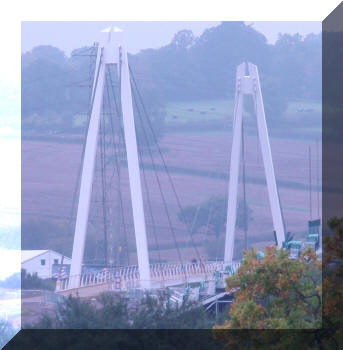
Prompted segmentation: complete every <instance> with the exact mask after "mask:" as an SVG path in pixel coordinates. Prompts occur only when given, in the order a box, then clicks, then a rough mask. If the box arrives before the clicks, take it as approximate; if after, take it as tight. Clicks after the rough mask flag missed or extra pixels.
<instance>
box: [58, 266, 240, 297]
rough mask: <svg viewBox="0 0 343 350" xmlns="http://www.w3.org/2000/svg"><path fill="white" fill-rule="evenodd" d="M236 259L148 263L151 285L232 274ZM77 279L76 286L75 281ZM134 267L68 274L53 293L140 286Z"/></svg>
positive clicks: (86, 292)
mask: <svg viewBox="0 0 343 350" xmlns="http://www.w3.org/2000/svg"><path fill="white" fill-rule="evenodd" d="M239 266H240V262H230V263H225V262H223V261H207V262H203V263H187V264H178V263H166V264H152V265H150V273H151V287H152V288H153V289H155V288H166V287H172V286H177V285H185V284H187V283H198V282H201V281H208V280H211V279H212V280H213V279H214V274H215V273H216V272H225V273H226V274H233V273H235V272H236V270H237V269H238V267H239ZM78 279H79V280H80V284H79V286H78V287H73V286H75V280H78ZM140 282H141V281H140V279H139V271H138V267H137V266H128V267H123V268H114V269H104V270H102V271H97V272H93V273H88V274H83V275H81V276H70V277H68V278H65V279H59V280H58V281H57V287H56V292H57V293H59V294H62V295H78V296H80V297H90V296H95V295H98V294H100V293H102V292H105V291H118V292H119V291H123V292H124V291H127V290H129V289H133V288H139V287H140Z"/></svg>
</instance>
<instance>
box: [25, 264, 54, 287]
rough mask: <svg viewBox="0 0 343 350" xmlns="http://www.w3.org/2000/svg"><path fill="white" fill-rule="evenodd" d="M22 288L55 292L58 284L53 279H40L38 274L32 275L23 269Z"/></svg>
mask: <svg viewBox="0 0 343 350" xmlns="http://www.w3.org/2000/svg"><path fill="white" fill-rule="evenodd" d="M21 288H22V289H46V290H51V291H53V290H55V288H56V282H55V280H53V279H48V278H47V279H42V278H40V277H38V275H37V272H35V273H32V274H31V273H27V272H26V270H25V269H21Z"/></svg>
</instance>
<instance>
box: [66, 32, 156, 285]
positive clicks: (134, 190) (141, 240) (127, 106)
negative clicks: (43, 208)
mask: <svg viewBox="0 0 343 350" xmlns="http://www.w3.org/2000/svg"><path fill="white" fill-rule="evenodd" d="M104 32H108V37H107V40H106V41H105V42H104V43H102V44H99V46H98V52H97V59H96V67H95V74H94V82H93V92H92V100H91V101H92V104H91V117H90V122H89V127H88V133H87V140H86V148H85V153H84V160H83V164H82V175H81V183H80V194H79V202H78V209H77V217H76V225H75V235H74V243H73V252H72V263H71V269H70V276H73V279H72V280H71V281H70V282H71V285H69V288H77V287H79V286H80V281H81V274H82V262H83V256H84V248H85V240H86V234H87V224H88V216H89V206H90V200H91V194H92V185H93V177H94V166H95V158H96V150H97V143H98V134H99V122H100V116H101V109H102V105H103V94H104V84H105V76H106V68H107V67H108V66H109V65H117V70H118V76H119V79H120V91H121V96H120V99H121V101H120V102H121V110H122V116H123V125H124V135H125V146H126V153H127V162H128V171H129V182H130V192H131V204H132V211H133V222H134V230H135V238H136V249H137V256H138V268H139V276H140V287H141V288H145V289H149V288H150V287H151V278H150V267H149V255H148V244H147V237H146V225H145V217H144V207H143V197H142V186H141V178H140V170H139V162H138V151H137V140H136V132H135V122H134V114H133V107H132V95H131V83H130V72H129V66H128V59H127V52H126V50H125V48H124V46H123V45H122V44H123V43H122V33H121V30H120V29H119V28H116V27H110V28H108V29H107V30H104Z"/></svg>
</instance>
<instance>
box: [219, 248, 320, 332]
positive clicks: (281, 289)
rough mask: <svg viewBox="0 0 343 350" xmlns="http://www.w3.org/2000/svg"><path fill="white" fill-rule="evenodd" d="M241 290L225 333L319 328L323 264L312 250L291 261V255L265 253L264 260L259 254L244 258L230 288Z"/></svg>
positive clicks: (279, 252) (254, 253)
mask: <svg viewBox="0 0 343 350" xmlns="http://www.w3.org/2000/svg"><path fill="white" fill-rule="evenodd" d="M232 287H238V288H239V290H238V291H237V292H236V294H235V301H234V303H233V304H232V306H231V309H230V313H229V316H230V320H228V321H227V322H226V323H225V324H224V325H223V326H222V327H218V328H219V329H220V328H223V329H236V328H240V329H241V328H245V329H246V328H248V329H312V328H320V327H321V324H322V323H321V321H322V315H321V307H322V291H321V262H320V261H318V259H317V256H316V254H315V252H314V251H313V250H310V249H308V250H306V251H305V252H304V253H301V256H300V258H299V259H294V260H293V259H290V258H289V252H288V251H287V250H284V249H280V250H277V248H276V247H270V248H267V249H266V253H265V256H264V258H263V260H261V259H259V257H258V255H257V251H256V250H250V251H248V252H246V253H245V254H244V261H243V264H242V266H241V267H240V268H239V270H238V272H237V274H235V275H234V276H232V277H229V278H228V279H227V288H228V289H231V288H232Z"/></svg>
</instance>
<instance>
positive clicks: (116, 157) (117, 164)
mask: <svg viewBox="0 0 343 350" xmlns="http://www.w3.org/2000/svg"><path fill="white" fill-rule="evenodd" d="M106 79H107V81H108V82H109V84H107V86H106V93H107V98H108V104H109V108H110V110H111V111H112V103H111V101H114V104H115V112H116V116H117V122H118V129H119V133H118V135H119V136H118V138H119V140H118V143H120V144H121V145H123V147H124V145H125V142H124V131H123V127H122V120H121V118H120V115H121V113H120V111H119V107H118V103H117V101H116V94H115V91H114V85H113V82H112V78H111V74H109V72H108V74H107V76H106ZM108 86H110V87H111V91H112V94H113V96H112V99H111V96H110V91H109V89H108ZM110 116H111V117H110V127H111V132H112V136H113V138H115V128H114V121H113V114H112V113H111V115H110ZM113 149H114V160H115V167H116V169H117V178H118V197H119V202H120V211H121V216H122V224H123V230H124V237H125V246H126V255H127V260H128V264H129V265H130V252H129V244H128V232H127V227H126V221H125V211H124V204H123V197H122V191H121V171H120V168H121V166H120V161H119V150H118V147H113Z"/></svg>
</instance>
